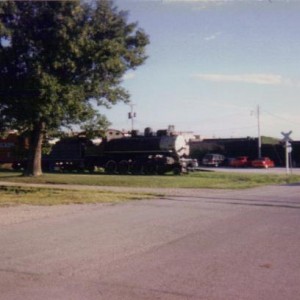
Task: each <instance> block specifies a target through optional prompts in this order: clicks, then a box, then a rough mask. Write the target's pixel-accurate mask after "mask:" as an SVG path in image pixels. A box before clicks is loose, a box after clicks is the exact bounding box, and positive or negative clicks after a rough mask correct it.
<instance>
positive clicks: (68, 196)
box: [0, 186, 155, 208]
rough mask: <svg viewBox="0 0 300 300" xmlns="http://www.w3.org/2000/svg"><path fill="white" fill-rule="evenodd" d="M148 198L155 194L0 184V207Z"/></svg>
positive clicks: (153, 196) (118, 201) (117, 201)
mask: <svg viewBox="0 0 300 300" xmlns="http://www.w3.org/2000/svg"><path fill="white" fill-rule="evenodd" d="M148 198H155V195H150V194H142V193H114V192H102V191H85V190H84V191H77V190H76V191H72V190H60V189H51V188H30V187H17V186H16V187H7V186H0V208H1V207H6V206H15V205H21V204H26V205H47V206H50V205H66V204H91V203H121V202H125V201H129V200H141V199H148Z"/></svg>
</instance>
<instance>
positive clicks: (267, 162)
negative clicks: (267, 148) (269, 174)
mask: <svg viewBox="0 0 300 300" xmlns="http://www.w3.org/2000/svg"><path fill="white" fill-rule="evenodd" d="M251 166H252V167H254V168H266V169H267V168H274V167H275V164H274V162H273V160H271V159H270V158H269V157H262V158H258V159H255V160H253V161H252V162H251Z"/></svg>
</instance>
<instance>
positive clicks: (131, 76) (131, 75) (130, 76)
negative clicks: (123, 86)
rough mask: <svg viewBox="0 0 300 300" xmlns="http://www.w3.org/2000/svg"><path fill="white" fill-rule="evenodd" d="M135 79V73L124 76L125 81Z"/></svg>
mask: <svg viewBox="0 0 300 300" xmlns="http://www.w3.org/2000/svg"><path fill="white" fill-rule="evenodd" d="M133 78H135V74H134V73H133V72H129V73H126V74H125V75H124V76H123V80H131V79H133Z"/></svg>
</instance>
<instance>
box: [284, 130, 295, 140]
mask: <svg viewBox="0 0 300 300" xmlns="http://www.w3.org/2000/svg"><path fill="white" fill-rule="evenodd" d="M292 132H293V131H292V130H290V131H289V132H287V133H284V132H281V134H282V135H283V139H282V141H283V142H291V141H292V139H291V138H290V135H291V134H292Z"/></svg>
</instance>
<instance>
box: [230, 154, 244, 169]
mask: <svg viewBox="0 0 300 300" xmlns="http://www.w3.org/2000/svg"><path fill="white" fill-rule="evenodd" d="M229 166H230V167H235V168H244V167H248V166H249V159H248V156H238V157H236V158H234V159H232V160H231V161H230V163H229Z"/></svg>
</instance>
